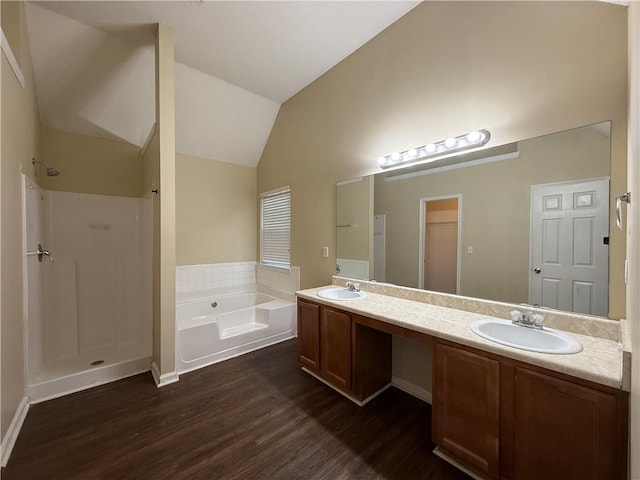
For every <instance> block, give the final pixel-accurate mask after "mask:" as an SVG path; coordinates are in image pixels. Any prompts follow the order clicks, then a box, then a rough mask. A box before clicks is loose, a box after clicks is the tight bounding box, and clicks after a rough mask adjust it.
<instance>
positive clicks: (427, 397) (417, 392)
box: [391, 377, 433, 405]
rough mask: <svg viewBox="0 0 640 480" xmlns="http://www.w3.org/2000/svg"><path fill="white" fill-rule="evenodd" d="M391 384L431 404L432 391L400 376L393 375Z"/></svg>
mask: <svg viewBox="0 0 640 480" xmlns="http://www.w3.org/2000/svg"><path fill="white" fill-rule="evenodd" d="M391 385H393V386H394V387H396V388H397V389H398V390H402V391H403V392H406V393H408V394H409V395H413V396H414V397H416V398H418V399H420V400H422V401H424V402H427V403H428V404H429V405H431V402H432V400H433V397H432V394H431V392H430V391H428V390H425V389H424V388H421V387H418V386H417V385H414V384H413V383H410V382H407V381H406V380H403V379H402V378H399V377H391Z"/></svg>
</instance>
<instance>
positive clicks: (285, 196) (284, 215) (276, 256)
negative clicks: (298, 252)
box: [260, 187, 291, 268]
mask: <svg viewBox="0 0 640 480" xmlns="http://www.w3.org/2000/svg"><path fill="white" fill-rule="evenodd" d="M290 242H291V189H290V188H289V187H286V188H283V189H279V190H277V191H273V192H267V193H263V194H262V195H261V196H260V257H261V258H260V262H261V263H263V264H265V265H272V266H274V267H282V268H289V266H290V257H289V248H290Z"/></svg>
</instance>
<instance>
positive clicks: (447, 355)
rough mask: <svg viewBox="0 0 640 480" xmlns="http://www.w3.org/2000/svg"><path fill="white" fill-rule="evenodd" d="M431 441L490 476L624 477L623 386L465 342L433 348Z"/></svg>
mask: <svg viewBox="0 0 640 480" xmlns="http://www.w3.org/2000/svg"><path fill="white" fill-rule="evenodd" d="M434 352H435V353H434V392H433V412H432V413H433V440H434V442H435V443H436V444H437V445H438V447H439V448H440V449H441V450H442V451H443V452H444V453H445V454H447V455H449V456H450V457H452V458H453V459H454V460H456V461H458V462H460V463H461V464H462V465H464V466H466V467H468V468H469V469H471V470H473V471H475V472H477V473H479V474H480V475H482V476H483V477H486V478H500V479H513V480H538V479H542V478H544V479H562V480H571V479H576V480H586V479H594V480H595V479H607V480H609V479H623V478H625V477H626V437H627V427H626V418H627V411H628V409H627V408H628V407H627V401H628V396H627V394H626V393H625V392H621V391H619V390H615V389H612V388H608V387H604V386H601V385H596V384H592V383H590V382H586V381H583V380H579V379H572V378H570V377H567V376H565V375H562V374H559V373H555V372H550V371H547V370H543V369H540V368H537V367H533V366H531V367H530V366H528V365H525V364H522V363H520V362H517V361H514V360H510V359H507V358H504V357H498V356H496V355H492V354H485V353H484V352H480V351H477V350H474V349H470V348H467V347H463V346H459V345H455V344H449V343H438V344H437V345H436V347H435V350H434Z"/></svg>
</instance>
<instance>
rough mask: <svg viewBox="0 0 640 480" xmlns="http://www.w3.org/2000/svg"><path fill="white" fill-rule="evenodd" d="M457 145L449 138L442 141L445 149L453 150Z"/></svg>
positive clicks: (454, 140) (453, 139)
mask: <svg viewBox="0 0 640 480" xmlns="http://www.w3.org/2000/svg"><path fill="white" fill-rule="evenodd" d="M457 144H458V140H456V139H455V138H453V137H449V138H447V139H446V140H445V141H444V146H445V147H447V148H453V147H455V146H456V145H457Z"/></svg>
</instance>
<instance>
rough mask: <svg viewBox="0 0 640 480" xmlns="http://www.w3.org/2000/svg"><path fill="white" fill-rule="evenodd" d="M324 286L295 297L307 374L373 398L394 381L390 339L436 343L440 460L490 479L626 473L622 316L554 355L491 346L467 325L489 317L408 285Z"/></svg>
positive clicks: (359, 398)
mask: <svg viewBox="0 0 640 480" xmlns="http://www.w3.org/2000/svg"><path fill="white" fill-rule="evenodd" d="M372 288H373V289H374V290H375V289H378V290H380V289H383V288H384V287H381V286H377V285H374V286H372ZM320 290H322V289H319V288H316V289H309V290H304V291H300V292H298V294H297V295H298V360H299V362H300V364H301V365H302V366H303V368H304V370H305V371H307V372H308V373H310V374H312V375H314V376H315V377H317V378H318V379H320V380H321V381H324V382H325V383H327V384H329V385H331V386H332V387H333V388H335V389H337V390H338V391H340V392H342V393H343V394H344V395H346V396H348V397H349V398H351V399H352V400H354V401H356V402H357V403H359V404H363V403H366V401H367V400H368V399H370V398H372V396H375V395H376V394H377V392H379V391H381V390H382V389H384V388H386V387H387V386H388V385H389V384H390V381H391V337H392V335H398V336H402V337H408V338H412V339H414V340H417V341H418V342H421V343H424V344H428V345H430V346H431V347H432V350H433V403H432V416H433V417H432V431H431V436H432V440H433V442H434V443H435V444H436V445H437V448H436V453H437V454H438V455H440V456H443V457H445V458H446V459H447V460H449V461H453V463H457V464H458V465H459V466H462V467H464V468H466V469H467V470H469V471H471V472H473V473H474V474H476V475H477V476H479V477H480V478H500V479H518V480H520V479H541V478H545V479H556V478H557V479H563V480H564V479H572V478H575V479H580V480H584V479H589V478H592V479H617V478H620V479H622V478H626V463H627V436H628V435H627V428H628V392H627V391H625V390H624V388H623V383H624V382H623V379H624V377H625V375H626V374H627V373H628V372H627V371H626V369H627V366H626V365H627V363H628V362H627V361H628V358H627V357H626V356H627V355H628V352H625V351H624V349H623V348H622V343H621V341H620V339H616V338H607V337H612V333H611V332H612V331H613V330H614V328H615V327H617V328H620V327H619V325H620V324H619V322H613V321H606V320H601V319H600V320H597V321H596V320H594V322H596V323H595V324H594V325H592V326H591V328H592V329H593V330H597V331H598V333H599V335H600V336H597V335H593V336H592V335H586V334H583V333H576V332H572V333H571V334H572V335H574V336H575V337H576V338H577V339H578V340H579V341H580V343H581V344H582V346H583V350H582V351H581V352H579V353H576V354H572V355H553V354H546V353H536V352H529V351H525V350H520V349H516V348H511V347H505V346H502V345H499V344H497V343H494V342H489V341H487V340H485V339H483V338H481V337H479V336H477V335H475V334H474V333H473V332H471V330H470V328H469V325H470V324H471V323H472V322H473V321H474V320H477V319H479V318H483V317H487V316H488V315H487V314H482V313H475V312H471V311H464V310H459V309H455V308H448V307H443V306H438V305H433V304H430V303H424V302H422V301H415V300H410V299H407V298H406V297H407V296H410V295H407V294H406V291H407V290H405V289H403V290H401V291H403V292H405V293H400V295H402V296H404V297H405V298H398V296H392V295H391V296H390V295H383V294H379V293H373V292H370V291H367V295H366V297H365V298H361V299H356V300H348V301H341V300H330V299H325V298H320V297H318V295H317V293H318V291H320ZM396 293H398V292H396ZM416 295H420V293H416ZM503 305H504V304H503ZM467 307H469V305H467ZM496 308H497V309H498V310H499V309H500V308H501V306H500V305H498V306H497V307H496ZM598 322H600V323H598ZM602 322H605V323H602ZM606 322H609V323H610V324H609V323H606ZM582 328H587V327H582ZM428 434H429V432H425V435H428Z"/></svg>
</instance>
